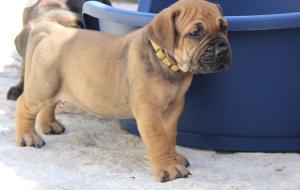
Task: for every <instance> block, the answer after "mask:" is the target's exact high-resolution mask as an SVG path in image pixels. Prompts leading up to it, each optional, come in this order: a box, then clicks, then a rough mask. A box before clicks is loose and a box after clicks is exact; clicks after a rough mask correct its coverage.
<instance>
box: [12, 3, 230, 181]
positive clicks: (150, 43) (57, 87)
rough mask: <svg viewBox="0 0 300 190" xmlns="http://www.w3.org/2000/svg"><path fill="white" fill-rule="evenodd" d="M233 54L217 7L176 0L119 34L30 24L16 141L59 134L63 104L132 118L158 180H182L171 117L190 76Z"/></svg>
mask: <svg viewBox="0 0 300 190" xmlns="http://www.w3.org/2000/svg"><path fill="white" fill-rule="evenodd" d="M230 57H231V51H230V46H229V42H228V40H227V21H226V20H225V19H224V17H223V15H222V13H221V10H220V7H219V6H217V5H215V4H212V3H209V2H207V1H203V0H197V1H195V0H181V1H179V2H177V3H175V4H174V5H172V6H170V7H169V8H167V9H165V10H163V11H162V12H161V13H159V14H158V15H157V16H156V17H155V18H154V19H153V21H152V22H151V23H150V24H149V25H146V26H145V27H143V28H141V29H139V30H136V31H134V32H131V33H129V34H127V35H125V36H114V35H109V34H104V33H101V32H96V31H89V30H81V29H74V28H67V27H64V26H62V25H60V24H57V23H55V22H50V21H43V22H41V23H39V25H36V26H33V28H32V30H31V31H30V33H29V37H28V45H27V51H26V67H25V86H24V93H23V94H22V95H21V96H20V98H19V99H18V101H17V110H16V144H17V145H18V146H33V147H37V148H40V147H41V146H43V145H44V144H45V142H44V141H43V139H42V138H41V136H40V135H39V134H38V133H37V132H36V130H35V128H34V126H35V120H36V117H37V115H38V117H39V118H38V126H39V127H40V129H41V131H42V132H43V133H44V134H60V133H62V132H63V131H64V129H65V128H64V126H63V125H62V124H60V123H59V122H58V121H57V120H56V118H55V112H54V111H55V106H56V104H57V103H60V102H61V101H64V100H66V101H69V102H73V103H77V104H78V105H80V106H81V107H82V108H84V109H85V110H87V111H90V112H92V113H95V114H96V115H99V116H102V117H106V118H112V117H114V118H135V119H136V121H137V124H138V129H139V132H140V134H141V137H142V140H143V142H144V144H145V146H146V149H147V153H148V157H149V160H150V164H151V167H152V169H153V172H154V176H155V178H156V179H157V180H158V181H162V182H165V181H169V180H174V179H176V178H181V177H187V176H188V175H189V171H188V170H187V166H188V165H189V162H188V161H187V159H186V158H185V157H184V156H183V155H180V154H178V153H177V152H176V150H175V145H176V133H177V132H176V131H177V121H178V119H179V116H180V114H181V112H182V110H183V106H184V97H185V93H186V91H187V89H188V88H189V86H190V84H191V81H192V77H193V75H194V74H198V73H201V74H208V73H213V72H217V71H222V70H224V69H226V68H227V67H228V66H229V64H230Z"/></svg>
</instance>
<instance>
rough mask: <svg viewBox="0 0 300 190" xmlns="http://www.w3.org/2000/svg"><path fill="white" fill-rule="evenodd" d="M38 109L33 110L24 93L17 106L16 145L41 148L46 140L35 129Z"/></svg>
mask: <svg viewBox="0 0 300 190" xmlns="http://www.w3.org/2000/svg"><path fill="white" fill-rule="evenodd" d="M36 115H37V111H32V110H31V109H30V108H29V106H28V105H27V104H26V102H25V98H24V96H23V95H21V96H20V98H19V99H18V101H17V107H16V145H17V146H32V147H36V148H40V147H42V146H44V145H45V142H44V140H43V139H42V138H41V137H40V136H39V135H38V133H37V132H36V131H35V128H34V125H35V118H36Z"/></svg>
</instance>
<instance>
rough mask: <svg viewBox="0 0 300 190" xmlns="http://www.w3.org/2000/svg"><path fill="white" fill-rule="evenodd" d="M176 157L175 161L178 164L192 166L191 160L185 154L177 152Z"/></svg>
mask: <svg viewBox="0 0 300 190" xmlns="http://www.w3.org/2000/svg"><path fill="white" fill-rule="evenodd" d="M174 158H175V161H176V162H177V163H178V164H181V165H184V166H185V167H189V166H190V162H189V160H188V159H187V158H186V157H185V156H183V155H181V154H178V153H175V156H174Z"/></svg>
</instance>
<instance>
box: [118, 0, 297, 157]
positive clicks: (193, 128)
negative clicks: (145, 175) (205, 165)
mask: <svg viewBox="0 0 300 190" xmlns="http://www.w3.org/2000/svg"><path fill="white" fill-rule="evenodd" d="M141 2H143V0H141ZM213 2H217V3H220V4H222V6H223V10H224V13H225V15H231V16H226V18H227V19H228V21H229V30H230V31H229V40H230V42H231V46H232V53H233V60H232V67H231V68H230V69H229V70H228V71H226V72H223V73H217V74H212V75H198V76H195V78H194V80H193V83H192V86H191V88H190V89H189V91H188V93H187V97H186V105H185V109H184V112H183V114H182V116H181V119H180V121H179V129H178V139H177V142H178V144H179V145H184V146H189V147H195V148H204V149H215V150H224V151H264V152H273V151H277V152H278V151H279V152H293V151H296V152H298V151H300V47H299V45H300V2H299V0H284V1H283V0H281V1H279V0H264V1H261V0H253V1H246V0H240V1H234V0H224V1H217V0H214V1H213ZM223 2H224V3H223ZM161 8H162V7H160V9H161ZM139 10H142V6H140V7H139ZM154 12H155V11H154ZM237 15H238V16H237ZM240 15H242V16H240ZM245 15H247V16H245ZM122 126H123V127H124V128H126V129H127V130H129V131H132V132H137V130H136V128H135V127H134V126H135V123H134V122H133V121H131V120H125V121H122Z"/></svg>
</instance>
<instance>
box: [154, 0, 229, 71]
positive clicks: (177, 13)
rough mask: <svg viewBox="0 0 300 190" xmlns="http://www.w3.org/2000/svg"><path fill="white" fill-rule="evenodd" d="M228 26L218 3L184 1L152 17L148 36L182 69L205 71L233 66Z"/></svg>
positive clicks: (202, 0) (197, 0) (198, 0)
mask: <svg viewBox="0 0 300 190" xmlns="http://www.w3.org/2000/svg"><path fill="white" fill-rule="evenodd" d="M227 26H228V24H227V21H226V19H224V17H223V14H222V10H221V7H220V6H219V5H216V4H213V3H209V2H207V1H204V0H181V1H179V2H177V3H175V4H174V5H172V6H170V7H169V8H167V9H165V10H163V11H162V12H161V13H159V14H158V15H157V16H156V17H155V18H154V19H153V21H152V22H151V23H150V26H149V28H148V37H149V39H150V40H152V41H154V42H155V43H157V44H158V45H159V46H160V47H161V48H162V49H163V50H164V51H165V52H166V54H167V55H168V57H170V59H171V60H173V61H174V62H176V64H177V66H178V67H179V69H180V70H181V71H182V72H191V73H193V74H198V73H202V74H206V73H213V72H216V71H221V70H224V69H226V68H228V66H229V65H230V61H231V49H230V44H229V42H228V39H227Z"/></svg>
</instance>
